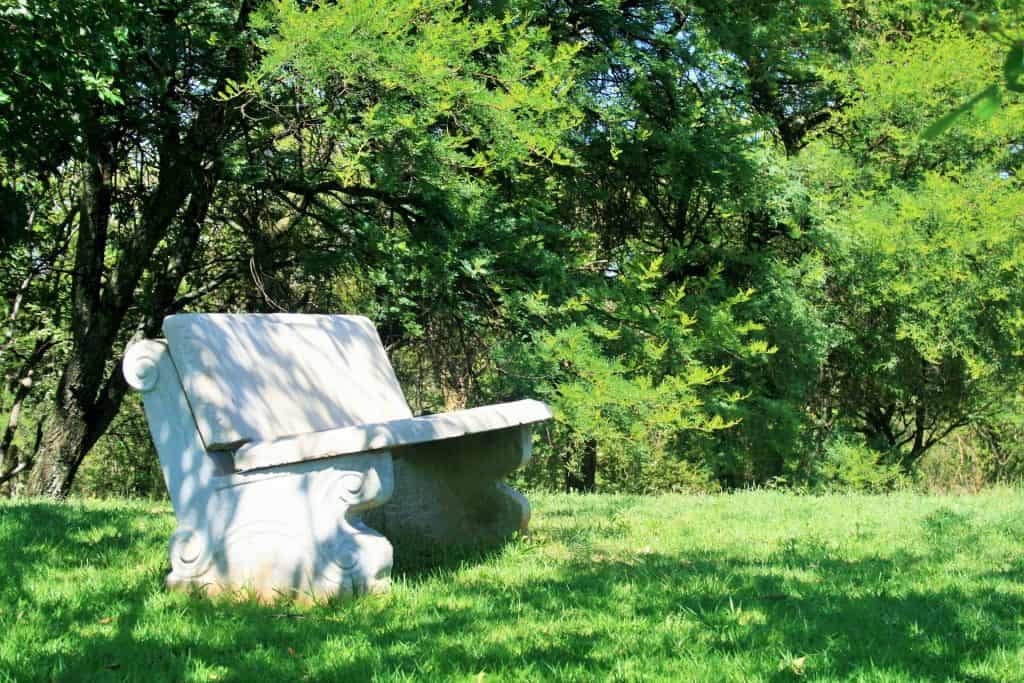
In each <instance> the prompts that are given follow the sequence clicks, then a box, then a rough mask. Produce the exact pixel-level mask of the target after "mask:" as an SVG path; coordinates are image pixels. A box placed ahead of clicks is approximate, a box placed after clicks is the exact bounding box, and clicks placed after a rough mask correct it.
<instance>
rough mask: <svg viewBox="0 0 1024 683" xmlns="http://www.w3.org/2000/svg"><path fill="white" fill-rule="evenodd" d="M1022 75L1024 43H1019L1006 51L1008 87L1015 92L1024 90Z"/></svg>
mask: <svg viewBox="0 0 1024 683" xmlns="http://www.w3.org/2000/svg"><path fill="white" fill-rule="evenodd" d="M1022 76H1024V45H1022V44H1021V43H1017V44H1016V45H1014V46H1013V47H1011V48H1010V51H1009V52H1007V53H1006V62H1004V63H1003V78H1004V79H1005V80H1006V89H1007V90H1012V91H1013V92H1024V83H1021V77H1022Z"/></svg>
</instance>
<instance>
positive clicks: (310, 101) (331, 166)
mask: <svg viewBox="0 0 1024 683" xmlns="http://www.w3.org/2000/svg"><path fill="white" fill-rule="evenodd" d="M314 14H315V16H314ZM2 16H3V18H2V21H3V23H4V27H5V30H6V33H7V35H8V38H9V39H8V40H7V42H5V44H4V47H3V48H0V49H2V50H3V55H4V60H5V63H6V64H9V65H10V67H9V68H5V69H4V71H3V75H2V76H0V78H2V80H0V93H2V98H0V127H2V129H3V132H4V135H3V147H2V149H0V152H2V158H3V160H4V164H5V167H9V168H11V169H12V171H13V172H14V173H15V174H16V176H17V177H19V178H20V177H24V178H35V179H38V182H39V183H41V185H42V186H43V187H44V188H49V187H51V186H53V185H54V184H56V183H66V184H68V185H69V186H71V187H73V188H74V193H75V199H74V202H73V208H71V209H70V210H69V212H68V214H67V215H68V216H69V220H70V221H73V222H74V223H75V224H76V227H77V231H76V233H75V236H74V239H73V242H72V244H70V245H69V253H70V254H71V258H72V262H73V266H72V269H71V272H70V273H69V274H67V276H66V277H64V278H62V279H60V283H61V286H62V287H63V288H64V289H63V290H62V295H61V296H60V297H59V300H58V301H56V302H54V307H55V309H56V310H57V311H58V313H57V315H56V322H55V325H56V327H57V329H59V330H62V331H63V330H67V332H68V334H67V343H66V345H65V346H64V347H63V349H62V350H61V355H60V361H61V363H60V368H59V370H58V375H59V380H58V381H57V384H56V388H55V396H54V403H53V407H52V411H51V415H50V416H49V417H48V419H47V421H46V426H45V431H44V432H43V435H42V438H41V440H40V444H41V447H40V450H39V453H38V457H37V458H36V462H35V464H34V467H33V468H32V475H31V485H30V487H29V490H30V491H32V492H35V493H45V494H49V495H56V496H62V495H65V494H66V493H67V492H68V490H69V488H70V486H71V483H72V481H73V479H74V476H75V473H76V471H77V470H78V467H79V466H80V464H81V462H82V460H83V458H84V457H85V456H86V454H87V453H88V452H89V450H90V448H91V446H92V445H93V444H94V443H95V442H96V440H97V439H98V438H99V437H100V435H101V434H103V432H104V430H105V429H106V428H107V426H108V425H109V424H110V423H111V420H112V419H113V418H114V416H115V415H116V413H117V410H118V408H119V406H120V404H121V400H122V398H123V396H124V392H125V388H126V387H125V382H124V380H123V378H122V376H121V373H120V368H119V363H118V362H117V361H118V358H119V350H120V349H121V348H122V347H123V345H124V344H125V343H126V342H127V340H128V339H129V338H130V337H132V336H135V335H145V336H155V335H156V334H157V333H158V331H159V328H160V323H161V320H162V318H163V317H164V316H165V315H167V314H168V313H172V312H175V311H178V310H181V309H182V308H183V307H186V306H189V305H194V304H195V303H196V302H199V301H203V300H207V301H208V300H210V299H209V297H210V296H214V295H215V296H219V297H223V298H221V299H220V301H222V302H223V303H225V304H228V303H229V302H230V301H231V300H232V296H233V294H232V291H235V289H234V288H233V287H231V286H226V285H227V283H230V282H231V281H232V280H235V281H236V282H241V281H243V280H244V277H245V274H247V273H249V272H252V273H253V274H254V276H255V278H254V279H256V280H257V281H261V280H262V278H261V277H260V273H261V272H264V271H270V272H274V271H275V270H278V269H285V270H286V271H288V272H291V273H293V276H294V277H303V276H305V275H309V274H311V273H312V274H316V273H317V272H322V270H320V271H318V270H317V259H316V256H317V254H316V252H315V251H314V250H312V249H310V245H308V244H305V245H302V246H303V249H302V250H301V251H299V252H298V253H296V252H290V253H289V252H288V250H289V248H290V247H292V246H295V244H296V243H297V241H298V240H299V239H301V236H302V231H300V230H298V229H296V230H295V231H290V228H292V227H295V228H298V226H299V224H300V223H303V222H306V223H317V225H319V226H321V228H322V229H319V230H317V229H312V228H308V226H307V228H308V231H307V232H306V234H307V235H310V234H312V235H314V236H315V237H316V238H317V239H318V240H319V241H320V242H321V243H327V244H329V245H333V246H334V247H338V246H342V247H344V246H347V245H349V244H350V243H351V239H352V234H351V230H352V228H353V226H358V229H359V230H360V231H363V232H368V231H369V230H370V226H376V227H378V228H381V227H383V226H384V225H387V223H386V221H387V220H392V221H399V222H401V223H402V224H403V226H404V229H406V230H408V231H409V232H410V233H417V234H418V235H422V236H423V238H424V240H425V241H431V240H433V241H435V242H443V241H444V239H443V238H444V231H445V230H449V229H450V230H453V231H457V230H458V229H459V228H460V226H462V225H464V221H465V216H464V215H462V216H460V215H458V214H456V213H454V212H453V211H452V208H453V207H456V206H458V205H459V204H460V203H463V202H465V201H466V200H468V203H469V204H470V205H474V202H477V203H484V201H483V200H482V199H480V197H482V196H483V195H484V194H486V193H488V192H493V191H494V190H493V188H495V187H497V186H498V185H499V184H500V183H501V182H502V181H503V180H507V179H510V180H515V178H516V175H517V173H518V172H519V169H520V168H521V167H529V166H539V165H543V164H545V163H551V162H558V161H559V154H560V152H559V148H558V143H557V134H558V131H559V127H560V126H562V125H565V124H566V123H567V122H571V120H572V113H571V109H567V108H566V107H565V106H564V105H563V103H562V102H561V101H560V100H559V98H558V93H559V90H560V88H562V87H563V83H564V82H565V81H566V79H568V76H567V73H568V72H567V70H566V66H567V62H568V57H569V54H568V53H565V52H563V53H557V52H551V53H550V57H545V56H544V55H548V54H549V52H548V51H547V47H546V43H545V44H544V45H541V44H540V43H541V42H543V41H542V39H543V35H542V34H541V33H537V32H535V31H534V29H532V28H531V27H530V26H529V25H528V24H526V23H524V22H522V21H520V20H518V19H516V18H515V17H510V18H509V19H507V20H506V23H505V24H503V23H501V22H499V21H497V20H481V19H479V18H477V17H474V16H471V15H470V14H468V13H467V12H466V11H464V10H463V9H462V8H461V5H459V4H457V3H452V2H435V3H427V4H423V3H394V4H393V5H391V6H390V7H389V9H388V10H387V11H385V12H380V11H379V9H378V8H377V7H375V6H373V5H372V4H371V3H363V4H356V3H348V4H345V5H344V6H327V7H323V8H319V9H317V10H315V11H311V10H303V9H300V8H298V7H296V6H294V5H291V4H290V3H280V4H260V5H259V6H257V4H256V3H254V2H249V1H248V0H242V2H214V1H207V2H198V3H196V2H166V3H160V4H158V5H156V6H153V5H152V4H151V3H145V2H132V1H130V0H120V1H114V0H109V1H107V0H96V1H94V2H83V3H76V4H73V5H68V4H58V5H54V4H53V3H45V2H19V3H17V4H15V5H7V6H6V7H5V10H4V12H3V15H2ZM354 31H356V32H362V34H363V39H366V42H365V43H364V42H361V41H353V40H352V39H351V36H352V33H353V32H354ZM275 32H280V35H282V36H285V37H286V38H285V39H277V40H275V39H273V38H270V39H269V40H268V39H266V38H267V37H268V36H272V35H274V34H275ZM363 39H361V40H363ZM370 44H372V45H373V48H374V49H373V50H372V51H371V50H368V49H367V47H368V46H369V45H370ZM533 46H538V47H540V48H541V51H540V52H539V53H536V54H535V53H533V52H532V51H531V50H532V47H533ZM328 59H330V60H335V59H337V60H340V61H331V62H330V63H329V62H328V61H327V60H328ZM346 60H350V61H346ZM449 60H454V61H451V62H450V61H449ZM261 64H262V66H261ZM364 69H369V71H364ZM254 76H256V77H257V78H256V79H255V80H254ZM307 109H308V110H309V111H311V112H315V114H314V118H309V117H307V116H305V114H304V112H305V111H306V110H307ZM54 124H56V125H55V126H54V128H53V129H52V130H48V127H49V126H51V125H54ZM467 124H472V126H473V127H471V128H467V127H466V125H467ZM33 140H39V141H40V142H41V144H38V145H35V144H30V141H33ZM321 145H322V146H321ZM310 163H311V164H312V165H307V164H310ZM460 192H461V193H464V194H463V195H462V196H459V193H460ZM474 192H475V193H476V196H474V195H473V193H474ZM281 232H290V233H291V234H290V236H289V238H288V239H286V240H281V239H276V237H275V236H276V235H277V234H279V233H281ZM339 238H340V239H339ZM282 251H283V252H284V253H282ZM300 261H301V263H300ZM289 268H290V270H289ZM259 290H260V294H261V297H262V299H263V301H264V302H266V303H265V305H270V303H271V302H273V297H272V296H271V294H272V293H271V292H268V291H266V289H265V288H264V287H260V288H259ZM241 302H242V303H243V304H244V303H245V299H242V300H241ZM249 302H250V303H251V302H252V300H251V299H249ZM238 303H239V300H238V299H235V305H238Z"/></svg>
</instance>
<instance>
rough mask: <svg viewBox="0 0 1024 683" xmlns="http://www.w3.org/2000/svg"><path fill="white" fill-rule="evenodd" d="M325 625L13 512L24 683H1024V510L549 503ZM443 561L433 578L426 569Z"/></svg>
mask: <svg viewBox="0 0 1024 683" xmlns="http://www.w3.org/2000/svg"><path fill="white" fill-rule="evenodd" d="M534 503H535V505H534V507H535V515H534V527H533V533H532V534H531V535H530V536H528V537H525V538H520V539H517V540H515V541H514V542H512V543H510V544H508V545H506V546H505V547H503V548H501V549H498V550H496V551H493V552H490V553H473V552H466V553H460V552H458V551H450V552H441V553H439V554H435V556H434V557H429V558H418V559H417V560H416V561H414V560H409V561H407V562H406V563H405V564H404V565H403V566H401V568H400V569H399V570H398V571H397V572H396V576H395V582H394V590H393V591H392V592H391V593H390V594H388V595H383V596H371V597H367V598H363V599H359V600H356V601H350V602H332V603H328V604H322V605H316V606H313V607H308V608H304V607H299V606H296V605H293V604H288V603H283V604H278V605H273V606H267V605H260V604H258V603H256V601H254V600H245V599H244V596H243V599H239V598H238V596H233V597H224V598H216V599H212V600H210V599H202V598H198V597H194V596H188V595H183V594H168V593H165V592H164V591H163V588H162V584H161V581H162V578H163V573H164V571H165V564H166V556H165V552H166V550H165V543H166V538H167V535H168V534H169V533H170V531H171V529H172V527H173V517H172V515H171V513H170V510H169V509H166V508H163V507H160V506H154V505H153V504H151V503H148V504H142V503H128V502H125V503H116V502H85V503H72V504H69V505H54V504H50V503H37V502H8V503H2V504H0V552H2V553H3V554H2V557H3V558H4V559H3V563H2V565H0V572H2V583H0V633H2V634H3V636H2V640H0V679H4V680H6V679H10V680H19V681H20V680H48V679H49V678H51V677H53V678H56V679H57V680H61V679H68V680H71V679H81V678H88V679H90V680H104V679H109V680H125V679H129V680H154V679H163V680H182V679H183V680H239V681H241V680H252V679H262V680H292V679H310V680H368V679H379V680H405V679H417V680H439V679H454V680H471V679H475V678H476V677H477V676H478V675H479V674H480V673H484V680H490V679H492V678H493V679H495V680H542V679H543V680H548V679H561V680H579V681H589V680H594V679H595V678H597V679H612V680H652V679H654V680H657V679H663V680H790V679H795V678H798V677H800V678H805V679H808V680H832V679H847V678H854V679H858V680H919V679H959V680H973V681H1003V680H1020V677H1021V674H1020V672H1021V671H1024V561H1022V560H1021V559H1020V558H1021V557H1022V556H1024V553H1022V550H1024V541H1022V534H1021V532H1022V531H1024V522H1022V520H1024V514H1022V513H1024V499H1022V497H1021V495H1020V494H1019V493H1018V492H1016V491H1010V490H1003V491H995V492H991V493H986V494H984V495H981V496H976V497H962V498H938V497H921V496H916V495H911V494H899V495H892V496H879V497H869V496H839V495H836V496H824V497H796V496H790V495H785V494H779V493H742V494H735V495H723V496H713V497H683V496H666V497H655V498H642V497H612V496H607V497H602V496H591V497H580V496H541V497H536V498H535V500H534ZM417 561H419V564H417Z"/></svg>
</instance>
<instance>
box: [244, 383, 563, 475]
mask: <svg viewBox="0 0 1024 683" xmlns="http://www.w3.org/2000/svg"><path fill="white" fill-rule="evenodd" d="M549 419H551V409H550V408H548V406H547V405H545V404H543V403H541V402H540V401H534V400H525V401H514V402H512V403H500V404H497V405H493V406H485V407H482V408H470V409H468V410H456V411H453V412H450V413H439V414H437V415H425V416H423V417H410V418H404V419H400V420H391V421H389V422H376V423H372V424H365V425H357V426H354V427H343V428H341V429H328V430H325V431H322V432H310V433H308V434H298V435H296V436H287V437H283V438H280V439H275V440H274V441H261V442H254V443H249V444H246V445H244V446H242V447H241V448H239V449H238V451H236V452H235V458H234V464H235V471H236V472H245V471H248V470H254V469H261V468H264V467H273V466H275V465H285V464H290V463H296V462H303V461H306V460H319V459H321V458H331V457H334V456H338V455H350V454H353V453H363V452H366V451H377V450H383V449H391V448H397V447H399V446H412V445H414V444H421V443H427V442H430V441H440V440H442V439H454V438H456V437H459V436H465V435H466V434H478V433H481V432H490V431H495V430H498V429H509V428H512V427H520V426H523V425H528V424H533V423H536V422H544V421H545V420H549Z"/></svg>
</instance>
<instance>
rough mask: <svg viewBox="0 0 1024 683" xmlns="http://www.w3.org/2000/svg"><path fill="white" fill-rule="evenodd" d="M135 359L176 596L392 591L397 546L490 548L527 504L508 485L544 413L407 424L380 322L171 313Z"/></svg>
mask: <svg viewBox="0 0 1024 683" xmlns="http://www.w3.org/2000/svg"><path fill="white" fill-rule="evenodd" d="M163 331H164V335H165V337H166V339H163V340H147V341H142V342H139V343H136V344H133V345H131V346H130V347H129V348H128V350H127V352H126V354H125V359H124V364H123V369H124V374H125V377H126V378H127V380H128V383H129V384H130V385H131V386H132V387H133V388H135V389H137V390H139V391H141V392H142V400H143V403H144V405H145V410H146V417H147V420H148V421H149V428H150V433H151V434H152V436H153V443H154V444H155V445H156V450H157V453H158V455H159V457H160V465H161V468H162V470H163V475H164V480H165V482H166V483H167V490H168V492H169V493H170V498H171V503H172V504H173V506H174V514H175V516H176V517H177V523H178V526H177V529H176V531H175V532H174V534H173V535H172V536H171V541H170V556H171V571H170V573H169V574H168V575H167V579H166V583H167V586H168V587H171V588H187V587H191V586H197V587H202V588H204V589H205V590H207V591H208V592H210V593H215V592H219V591H222V590H238V589H250V590H253V591H255V592H256V594H257V595H259V596H260V598H262V599H272V598H274V597H277V596H290V597H299V598H315V599H321V598H327V597H330V596H333V595H336V594H339V593H341V594H348V593H364V592H375V591H380V590H384V589H386V587H387V585H388V583H389V580H390V575H391V567H392V559H393V552H392V542H394V543H395V544H396V545H397V547H398V549H399V554H401V549H402V547H403V543H413V544H423V545H425V546H428V547H429V546H439V545H464V544H465V545H473V546H481V545H486V544H493V543H498V542H500V541H502V540H503V539H507V538H509V537H510V536H511V535H512V534H514V533H516V532H517V531H524V530H525V529H526V526H527V523H528V521H529V517H530V508H529V505H528V504H527V502H526V499H525V498H523V497H522V496H521V495H520V494H519V493H517V492H516V491H514V490H512V489H511V488H509V487H507V486H505V485H504V484H503V483H501V480H502V478H503V477H504V476H505V475H506V474H508V473H509V472H511V471H513V470H515V469H516V468H517V467H519V466H520V465H522V464H523V463H525V462H526V461H527V460H528V459H529V457H530V453H531V425H533V424H535V423H538V422H542V421H544V420H547V419H549V418H550V417H551V413H550V411H549V410H548V408H547V406H545V405H544V404H543V403H540V402H538V401H529V400H527V401H517V402H514V403H505V404H501V405H495V406H488V407H485V408H473V409H470V410H460V411H456V412H451V413H445V414H443V415H430V416H425V417H413V416H412V413H411V411H410V410H409V406H408V405H407V404H406V402H405V398H404V396H403V395H402V390H401V387H400V386H399V384H398V380H397V379H396V378H395V373H394V370H393V369H392V367H391V363H390V362H389V361H388V358H387V354H386V353H385V351H384V347H383V345H382V344H381V342H380V338H379V337H378V335H377V331H376V330H375V329H374V327H373V324H372V323H371V322H370V321H369V320H367V319H366V318H362V317H357V316H340V315H298V314H294V315H293V314H281V315H276V314H275V315H176V316H170V317H168V318H166V319H165V320H164V324H163Z"/></svg>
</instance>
